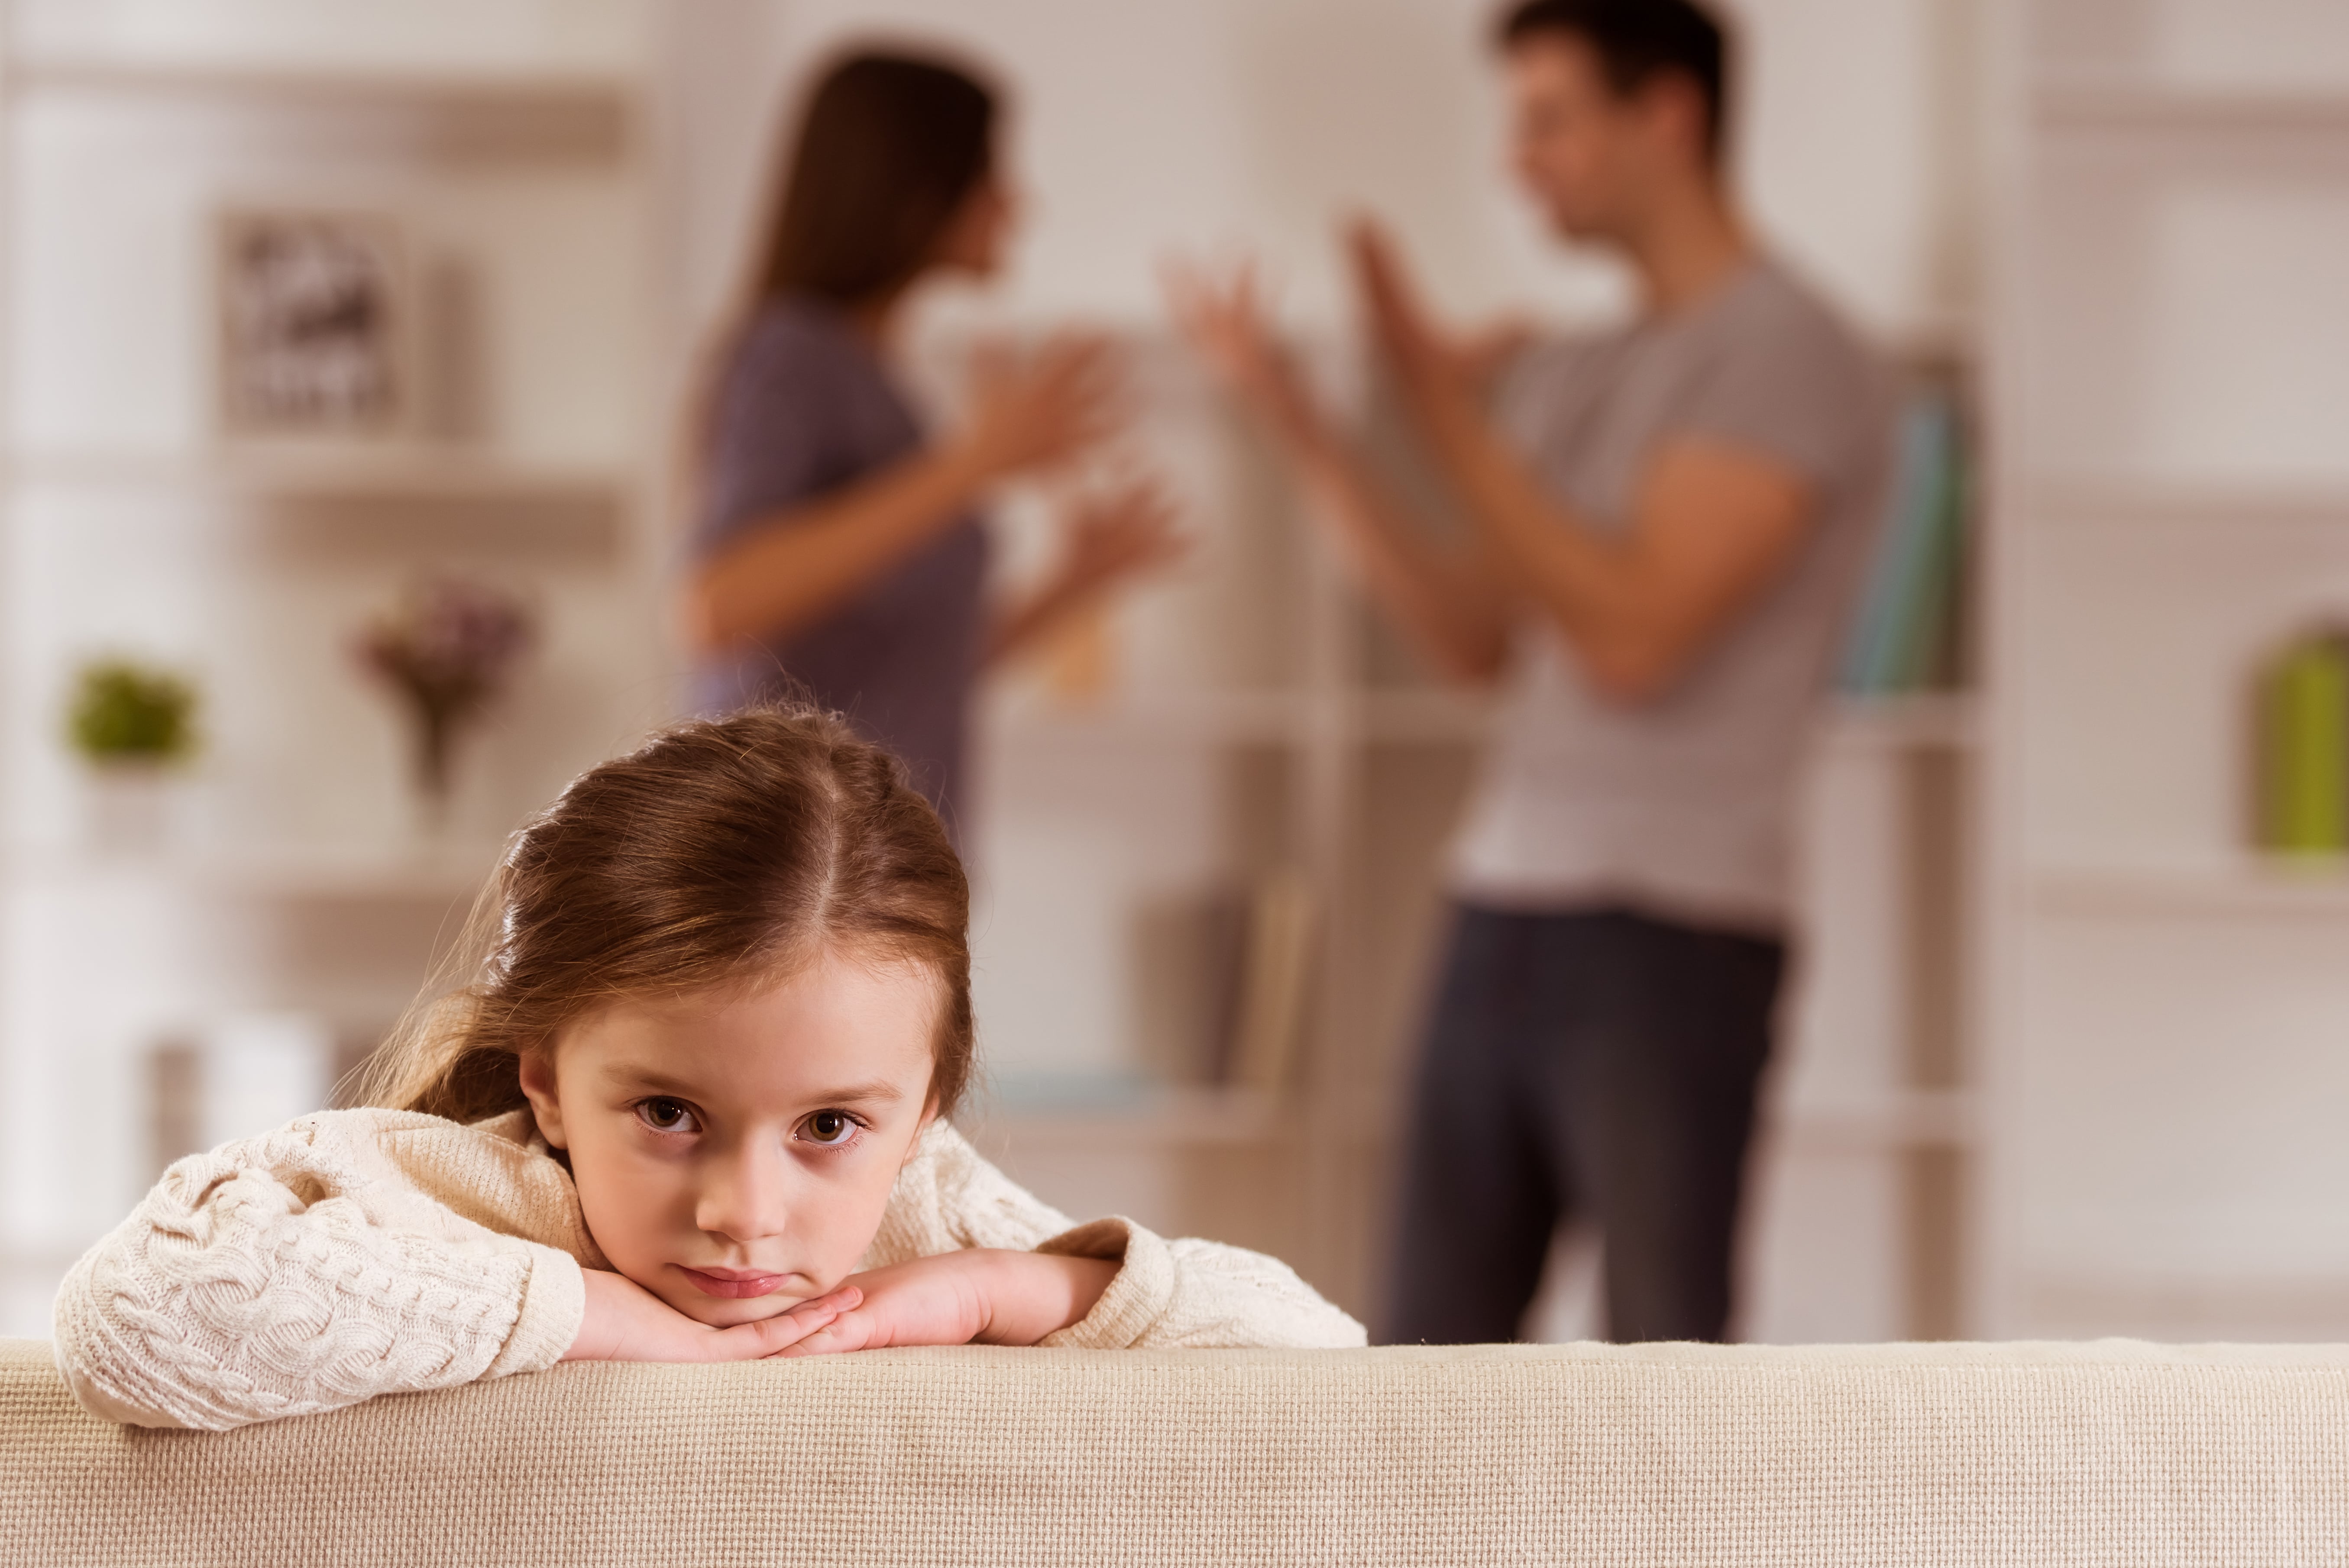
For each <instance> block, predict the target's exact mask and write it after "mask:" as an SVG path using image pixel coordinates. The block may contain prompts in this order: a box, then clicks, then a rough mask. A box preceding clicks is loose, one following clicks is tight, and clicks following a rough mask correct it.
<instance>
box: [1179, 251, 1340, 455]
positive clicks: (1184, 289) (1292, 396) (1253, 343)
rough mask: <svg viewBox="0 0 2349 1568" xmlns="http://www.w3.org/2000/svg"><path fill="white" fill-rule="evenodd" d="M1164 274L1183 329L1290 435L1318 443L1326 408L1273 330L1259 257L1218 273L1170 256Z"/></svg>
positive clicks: (1234, 385) (1240, 392)
mask: <svg viewBox="0 0 2349 1568" xmlns="http://www.w3.org/2000/svg"><path fill="white" fill-rule="evenodd" d="M1160 276H1161V279H1162V281H1163V282H1164V285H1165V289H1166V303H1167V306H1168V308H1169V309H1170V310H1171V311H1172V312H1173V313H1174V325H1175V326H1176V328H1177V329H1178V330H1179V331H1181V333H1182V334H1183V335H1184V337H1185V338H1186V339H1187V340H1188V341H1189V342H1190V345H1191V346H1192V348H1193V350H1194V351H1195V352H1196V353H1197V354H1198V356H1199V357H1200V358H1202V359H1204V360H1206V362H1207V365H1208V366H1209V367H1210V368H1211V369H1213V370H1214V371H1215V373H1216V375H1217V376H1218V377H1221V378H1222V380H1223V381H1224V383H1225V385H1226V386H1227V387H1230V388H1231V389H1232V391H1234V392H1235V393H1237V395H1238V396H1239V397H1242V398H1244V399H1246V400H1247V403H1248V404H1250V405H1251V406H1252V407H1254V408H1255V409H1256V411H1257V413H1258V414H1260V415H1261V416H1263V418H1265V420H1266V421H1267V422H1268V424H1270V425H1271V427H1272V428H1273V431H1274V433H1275V434H1276V435H1278V436H1280V437H1281V438H1284V439H1287V440H1288V441H1291V442H1294V443H1296V444H1299V445H1302V446H1311V445H1314V444H1316V443H1318V442H1319V441H1321V440H1322V439H1324V438H1325V437H1326V434H1327V427H1326V426H1325V424H1324V422H1323V420H1322V418H1321V411H1320V410H1319V408H1318V407H1315V406H1314V402H1313V397H1312V395H1311V393H1310V392H1309V390H1308V389H1307V387H1306V385H1305V379H1304V377H1302V376H1300V375H1299V374H1298V370H1297V366H1296V362H1295V361H1294V360H1292V359H1291V358H1290V357H1289V355H1288V350H1287V349H1286V348H1284V347H1283V346H1281V344H1280V342H1279V340H1278V337H1276V336H1275V335H1274V334H1273V330H1272V326H1271V324H1270V321H1269V319H1268V318H1269V315H1270V312H1269V310H1268V307H1267V304H1266V301H1265V299H1264V297H1263V296H1264V291H1263V288H1262V286H1261V284H1259V282H1258V278H1257V269H1256V266H1255V263H1250V262H1243V263H1239V264H1238V265H1237V266H1235V267H1233V268H1231V269H1230V270H1229V271H1228V272H1227V273H1225V274H1224V275H1223V276H1221V277H1217V276H1215V275H1213V274H1212V273H1209V272H1208V271H1207V270H1206V268H1204V267H1201V266H1198V265H1195V264H1194V263H1188V262H1184V261H1179V260H1178V261H1170V262H1168V263H1166V264H1165V266H1164V268H1163V269H1161V273H1160Z"/></svg>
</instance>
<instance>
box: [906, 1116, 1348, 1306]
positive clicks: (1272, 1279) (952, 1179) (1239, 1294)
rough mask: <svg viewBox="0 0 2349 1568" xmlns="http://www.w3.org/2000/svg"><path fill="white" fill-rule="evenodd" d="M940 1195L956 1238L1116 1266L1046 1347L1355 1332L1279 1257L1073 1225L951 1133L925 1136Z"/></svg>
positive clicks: (1129, 1224) (1117, 1226)
mask: <svg viewBox="0 0 2349 1568" xmlns="http://www.w3.org/2000/svg"><path fill="white" fill-rule="evenodd" d="M926 1153H927V1155H928V1157H929V1158H930V1160H931V1161H934V1162H935V1163H934V1180H935V1181H936V1187H935V1191H936V1194H937V1202H938V1203H939V1206H940V1208H941V1209H942V1210H944V1211H947V1216H948V1218H947V1226H948V1229H949V1230H950V1231H951V1232H952V1233H953V1243H954V1244H956V1245H960V1246H980V1247H1019V1248H1025V1249H1029V1250H1032V1251H1037V1252H1045V1253H1061V1254H1062V1255H1065V1256H1071V1257H1088V1258H1102V1259H1106V1260H1108V1261H1110V1262H1112V1263H1115V1264H1118V1271H1117V1277H1116V1278H1114V1279H1112V1281H1111V1282H1110V1284H1109V1288H1108V1289H1107V1290H1105V1291H1103V1292H1102V1295H1101V1298H1100V1299H1099V1300H1098V1301H1096V1302H1095V1303H1094V1304H1093V1306H1092V1310H1091V1311H1089V1312H1087V1313H1086V1314H1085V1315H1084V1316H1083V1317H1082V1318H1081V1319H1079V1320H1078V1321H1077V1322H1075V1323H1072V1324H1071V1325H1070V1326H1068V1327H1066V1328H1063V1329H1061V1330H1060V1331H1059V1332H1057V1333H1055V1334H1052V1335H1050V1336H1046V1337H1045V1339H1044V1340H1043V1341H1042V1343H1043V1344H1045V1345H1048V1346H1071V1347H1076V1348H1083V1349H1097V1350H1122V1349H1178V1348H1190V1349H1247V1348H1257V1347H1263V1348H1283V1349H1300V1350H1309V1349H1348V1348H1351V1347H1354V1346H1361V1345H1362V1344H1365V1343H1366V1342H1367V1339H1368V1336H1366V1335H1365V1334H1364V1332H1363V1329H1362V1326H1361V1324H1359V1323H1357V1322H1355V1321H1354V1319H1353V1318H1351V1317H1350V1316H1349V1315H1346V1314H1345V1313H1344V1312H1341V1311H1340V1310H1339V1309H1338V1308H1337V1307H1335V1306H1333V1305H1330V1303H1329V1302H1328V1301H1326V1300H1324V1299H1323V1298H1322V1296H1321V1295H1319V1293H1318V1292H1317V1291H1315V1290H1314V1288H1313V1287H1312V1286H1311V1285H1309V1284H1306V1283H1305V1282H1304V1281H1303V1280H1301V1279H1299V1278H1298V1277H1297V1274H1296V1271H1295V1270H1293V1269H1291V1268H1290V1267H1289V1266H1288V1264H1284V1263H1282V1262H1280V1261H1279V1260H1278V1259H1277V1258H1271V1257H1267V1256H1266V1255H1265V1254H1263V1253H1252V1252H1249V1251H1247V1249H1246V1248H1244V1247H1234V1246H1226V1245H1224V1244H1223V1243H1218V1242H1204V1241H1192V1240H1187V1239H1185V1240H1174V1241H1170V1240H1167V1239H1166V1238H1164V1237H1162V1236H1159V1235H1157V1234H1156V1233H1153V1232H1151V1231H1149V1230H1147V1229H1145V1228H1144V1227H1143V1226H1141V1225H1137V1224H1135V1223H1134V1222H1133V1221H1131V1220H1126V1219H1115V1218H1112V1219H1105V1220H1094V1221H1092V1222H1089V1223H1086V1224H1081V1225H1071V1224H1070V1222H1069V1220H1068V1217H1067V1216H1066V1215H1064V1214H1062V1213H1061V1212H1060V1211H1059V1210H1057V1209H1054V1208H1052V1207H1051V1206H1050V1204H1048V1203H1045V1202H1042V1201H1041V1200H1040V1199H1038V1198H1036V1197H1035V1196H1034V1195H1033V1194H1031V1193H1030V1192H1029V1191H1027V1190H1026V1189H1024V1188H1022V1187H1021V1186H1019V1183H1017V1182H1015V1181H1012V1180H1011V1179H1010V1178H1009V1177H1008V1176H1006V1175H1004V1174H1003V1173H1002V1172H1001V1171H999V1170H997V1169H996V1168H995V1167H994V1166H993V1165H992V1164H990V1163H988V1161H986V1160H985V1159H983V1158H982V1157H981V1156H980V1155H979V1153H978V1150H974V1149H972V1148H971V1147H970V1145H969V1144H968V1142H966V1141H965V1140H963V1139H962V1137H961V1136H960V1135H959V1134H958V1133H957V1132H955V1131H954V1130H953V1129H951V1128H948V1127H945V1126H943V1125H941V1126H939V1127H936V1128H934V1129H933V1130H931V1132H930V1134H929V1142H928V1146H927V1149H926Z"/></svg>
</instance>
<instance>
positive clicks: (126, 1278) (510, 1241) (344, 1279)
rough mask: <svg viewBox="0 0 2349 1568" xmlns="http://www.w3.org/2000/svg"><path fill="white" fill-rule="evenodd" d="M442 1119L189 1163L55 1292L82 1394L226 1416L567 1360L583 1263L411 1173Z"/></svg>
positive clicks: (156, 1423) (580, 1304)
mask: <svg viewBox="0 0 2349 1568" xmlns="http://www.w3.org/2000/svg"><path fill="white" fill-rule="evenodd" d="M431 1121H432V1119H429V1118H422V1117H401V1116H399V1115H398V1114H397V1113H388V1112H377V1111H339V1112H327V1113H325V1114H323V1115H319V1116H315V1117H305V1118H304V1119H301V1120H299V1121H295V1122H293V1123H290V1124H289V1125H287V1126H285V1127H284V1128H281V1129H279V1130H276V1131H274V1132H271V1133H267V1134H264V1135H263V1136H261V1137H259V1138H252V1139H246V1140H243V1141H240V1142H235V1143H230V1144H225V1145H223V1146H222V1147H221V1148H219V1149H215V1150H212V1152H210V1153H208V1154H196V1155H191V1156H189V1157H188V1158H187V1159H185V1160H181V1161H179V1162H178V1163H176V1164H174V1165H173V1166H172V1167H171V1169H170V1170H169V1171H165V1172H164V1175H163V1179H162V1181H160V1182H158V1183H157V1184H156V1186H155V1188H154V1190H153V1191H150V1193H149V1194H148V1195H147V1198H146V1200H145V1201H144V1202H141V1203H140V1205H139V1207H138V1209H137V1210H136V1211H135V1212H132V1214H131V1215H130V1217H129V1219H128V1220H126V1221H124V1222H122V1224H120V1225H119V1226H118V1227H117V1228H116V1229H115V1230H114V1232H113V1233H111V1234H110V1235H109V1236H107V1237H106V1238H105V1239H104V1240H102V1241H100V1242H99V1243H98V1244H97V1246H95V1247H93V1248H92V1249H91V1250H90V1251H89V1252H88V1253H87V1254H86V1255H85V1256H83V1258H82V1259H81V1261H80V1262H79V1263H78V1264H75V1265H74V1268H73V1270H72V1271H71V1273H69V1274H67V1277H66V1281H65V1284H64V1285H63V1286H62V1287H61V1288H60V1289H59V1291H58V1293H57V1308H56V1319H55V1333H56V1350H57V1364H58V1367H59V1368H60V1369H61V1370H62V1371H63V1372H64V1374H65V1377H66V1379H67V1383H68V1384H70V1385H71V1387H72V1388H73V1391H74V1396H75V1398H78V1400H80V1402H81V1404H82V1405H83V1407H84V1408H87V1409H88V1410H90V1411H91V1412H92V1413H93V1414H96V1415H98V1416H102V1417H104V1418H108V1419H109V1420H115V1421H123V1422H129V1423H133V1424H136V1425H139V1426H148V1427H194V1428H202V1429H211V1430H219V1429H225V1428H230V1427H237V1426H243V1425H245V1424H247V1423H250V1422H254V1421H265V1420H271V1419H274V1418H278V1417H282V1416H297V1415H305V1414H309V1413H312V1412H315V1411H320V1410H329V1409H334V1408H337V1407H340V1406H345V1405H354V1404H357V1403H358V1402H360V1401H361V1400H364V1399H368V1398H373V1397H374V1396H376V1395H378V1394H386V1393H395V1392H399V1391H402V1390H409V1389H420V1388H440V1387H449V1386H450V1385H453V1384H459V1383H468V1382H471V1381H473V1380H474V1379H476V1378H481V1377H501V1376H503V1375H504V1374H506V1373H510V1372H523V1371H531V1370H534V1369H537V1368H539V1367H548V1366H552V1365H553V1364H554V1362H555V1361H557V1360H559V1359H560V1358H561V1357H562V1355H563V1353H564V1350H566V1349H568V1348H569V1347H570V1344H571V1341H572V1339H573V1338H574V1336H576V1335H577V1333H578V1328H579V1323H580V1319H581V1316H582V1314H583V1312H584V1310H585V1286H584V1284H583V1283H582V1281H581V1278H580V1272H579V1264H577V1262H575V1261H574V1259H573V1257H572V1256H571V1255H570V1254H569V1253H566V1252H564V1251H561V1250H559V1249H557V1248H554V1247H551V1246H546V1245H543V1244H540V1243H535V1242H532V1241H528V1240H525V1239H523V1238H522V1237H520V1236H515V1235H510V1234H501V1233H499V1232H497V1231H494V1230H492V1229H490V1228H489V1227H487V1226H485V1225H483V1224H481V1223H478V1222H475V1221H474V1220H471V1219H466V1218H463V1217H460V1215H459V1214H458V1213H457V1212H455V1211H454V1210H453V1209H451V1208H450V1207H449V1206H448V1205H447V1204H445V1203H442V1202H437V1201H435V1200H434V1199H433V1198H431V1197H429V1196H427V1195H426V1194H425V1193H424V1192H422V1191H419V1190H418V1189H417V1187H416V1186H415V1185H414V1184H413V1183H412V1182H411V1181H409V1180H408V1179H406V1177H405V1176H404V1174H403V1173H402V1172H401V1171H400V1170H399V1169H398V1160H397V1147H398V1140H399V1135H400V1134H401V1133H403V1132H407V1131H416V1130H426V1129H409V1128H407V1127H406V1126H405V1125H404V1124H405V1123H407V1122H417V1123H429V1122H431ZM435 1125H437V1126H438V1127H440V1128H445V1129H446V1130H448V1132H449V1133H450V1134H451V1135H457V1136H462V1135H465V1134H467V1133H469V1132H470V1131H471V1130H468V1129H461V1128H458V1127H456V1126H455V1125H454V1124H453V1123H437V1124H435ZM483 1158H485V1159H493V1158H494V1155H486V1154H485V1155H484V1157H483Z"/></svg>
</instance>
